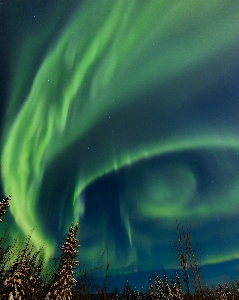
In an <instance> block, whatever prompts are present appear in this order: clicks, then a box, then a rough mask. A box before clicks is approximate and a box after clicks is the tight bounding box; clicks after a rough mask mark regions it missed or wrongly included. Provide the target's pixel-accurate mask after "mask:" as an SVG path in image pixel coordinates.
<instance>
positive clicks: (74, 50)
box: [0, 0, 239, 288]
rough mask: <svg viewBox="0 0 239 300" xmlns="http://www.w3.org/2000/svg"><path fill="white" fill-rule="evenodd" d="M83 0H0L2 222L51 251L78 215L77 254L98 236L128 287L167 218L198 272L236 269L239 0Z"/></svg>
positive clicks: (153, 256) (142, 274)
mask: <svg viewBox="0 0 239 300" xmlns="http://www.w3.org/2000/svg"><path fill="white" fill-rule="evenodd" d="M87 2H88V1H86V2H82V1H76V0H75V1H74V0H71V1H61V2H59V1H51V2H49V1H42V0H39V1H33V0H32V1H27V2H25V1H11V2H10V3H9V1H1V2H0V70H1V71H0V99H1V102H0V109H1V119H0V128H1V144H0V147H1V148H0V150H1V164H2V177H1V179H2V180H1V181H2V182H1V187H2V196H4V195H6V194H10V193H12V195H13V196H12V197H13V199H12V202H11V203H12V204H11V213H9V215H8V216H5V217H4V218H5V219H4V221H5V222H3V226H2V229H3V228H4V226H7V225H9V224H13V225H12V227H13V234H12V236H11V237H10V239H11V238H14V236H15V235H20V236H22V237H24V236H26V235H27V234H28V233H29V232H30V230H31V229H32V228H33V227H34V228H36V229H35V231H34V240H35V244H36V246H37V247H39V246H40V245H42V244H43V243H44V244H45V249H46V250H45V258H46V259H49V258H51V257H52V256H53V255H54V253H55V250H56V249H57V246H58V245H59V243H60V242H61V241H62V237H63V236H64V234H65V233H66V231H67V228H69V225H70V223H71V222H72V221H75V222H78V223H79V239H80V244H81V248H80V261H81V263H82V265H83V264H84V263H85V264H86V265H87V266H89V268H91V267H94V266H96V265H97V263H98V261H99V259H100V257H101V255H102V253H103V252H104V251H105V249H106V247H108V257H109V263H110V269H109V271H110V276H111V277H110V287H111V288H112V287H114V286H116V285H118V286H120V288H122V287H123V285H124V284H125V281H126V278H129V279H130V282H132V283H131V286H132V287H134V286H135V285H137V286H138V287H139V288H140V287H141V286H142V285H143V284H144V285H145V287H146V286H147V284H148V282H147V279H148V275H151V273H152V271H155V270H158V271H159V272H161V271H162V269H163V268H165V269H171V268H173V266H174V265H175V264H176V262H177V260H176V257H175V254H174V253H173V251H172V249H171V247H170V243H171V244H172V243H174V241H175V240H176V239H177V232H176V219H177V220H178V221H179V223H180V224H181V225H182V226H190V228H191V229H190V230H191V237H192V243H193V245H195V248H196V249H197V251H198V255H199V258H200V260H201V263H202V266H203V278H204V280H205V281H208V282H213V281H218V278H220V276H221V275H223V273H224V272H225V273H226V274H227V275H228V276H229V277H232V276H234V275H235V276H237V273H238V266H239V265H238V259H239V250H238V249H239V245H238V242H237V240H238V235H239V230H238V225H237V219H238V213H239V205H238V204H239V173H238V169H239V154H238V153H239V136H238V132H239V131H238V129H239V122H238V120H239V118H238V116H239V104H238V103H239V102H238V97H239V87H238V80H239V58H238V49H239V43H238V40H239V39H238V32H239V31H238V29H239V28H238V27H239V25H238V24H237V23H238V21H237V20H238V17H239V4H238V2H237V1H231V2H230V4H229V5H225V4H224V2H223V1H218V2H217V3H216V2H215V3H214V2H213V3H214V4H212V2H208V1H197V0H195V1H192V2H190V3H189V2H187V3H186V2H178V1H175V2H170V3H169V2H168V1H166V0H165V1H160V2H158V1H154V0H152V1H149V2H147V3H146V2H145V3H144V4H143V3H142V2H140V1H139V2H140V4H139V2H137V1H135V2H134V1H132V3H131V5H128V4H127V1H112V2H107V1H106V0H102V1H98V2H97V5H96V4H95V2H94V1H89V2H88V3H87ZM23 207H24V210H22V208H23ZM4 223H5V224H4ZM103 259H104V260H105V259H106V258H105V256H104V258H103ZM100 274H102V276H104V270H102V273H100V272H99V275H100Z"/></svg>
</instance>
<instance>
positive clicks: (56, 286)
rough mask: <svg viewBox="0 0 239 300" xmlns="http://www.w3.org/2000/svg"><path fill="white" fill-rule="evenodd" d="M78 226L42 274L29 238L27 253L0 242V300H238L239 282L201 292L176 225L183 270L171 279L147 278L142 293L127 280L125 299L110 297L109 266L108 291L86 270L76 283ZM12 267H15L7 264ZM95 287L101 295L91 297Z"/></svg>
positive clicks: (184, 236) (184, 235)
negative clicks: (146, 284)
mask: <svg viewBox="0 0 239 300" xmlns="http://www.w3.org/2000/svg"><path fill="white" fill-rule="evenodd" d="M10 200H11V196H8V197H6V198H5V199H3V200H2V201H1V202H0V222H2V219H1V218H2V216H3V215H4V214H5V213H6V209H7V208H8V207H9V202H10ZM77 230H78V225H77V224H73V223H72V224H71V226H70V229H69V231H68V233H67V234H66V236H65V239H64V242H63V243H62V245H61V246H60V247H59V248H60V255H59V257H58V258H55V259H54V264H53V266H52V267H51V268H49V269H48V270H47V271H44V272H43V269H44V261H43V258H42V257H43V256H42V250H43V248H41V249H39V250H36V249H35V247H34V246H33V244H32V243H31V236H30V235H29V237H28V238H27V240H26V242H25V244H24V246H23V247H21V248H20V250H19V247H18V241H17V240H14V241H13V243H12V244H11V245H9V246H5V241H6V238H7V234H8V232H7V231H6V232H5V234H4V235H3V236H2V237H1V238H0V300H13V299H19V300H43V299H44V300H45V299H48V300H79V299H83V300H88V299H96V300H97V299H102V300H103V299H104V300H106V299H112V300H121V299H122V300H146V299H149V300H183V299H195V300H196V299H198V300H209V299H215V300H216V299H218V300H219V299H220V300H224V299H225V300H226V299H228V300H236V299H239V281H237V280H236V281H235V283H229V282H225V283H224V284H219V285H217V286H215V287H208V286H207V285H206V286H202V284H201V272H200V268H199V263H198V259H197V257H196V256H195V255H194V252H193V249H192V245H191V240H190V232H189V230H188V229H186V230H184V229H183V228H181V227H180V226H179V224H178V223H177V233H178V240H177V242H176V243H175V245H174V248H175V250H176V253H177V254H176V255H177V257H178V260H179V262H180V265H181V270H180V271H179V272H175V273H174V275H171V276H170V277H168V276H167V274H166V271H164V272H163V277H162V278H160V276H159V275H158V274H157V273H155V274H153V276H152V278H151V277H150V276H149V278H148V289H147V290H145V291H144V289H142V290H141V291H139V290H138V289H137V288H134V289H131V287H130V284H129V282H128V281H127V280H126V286H125V288H124V291H123V293H122V294H119V293H118V291H117V289H116V290H115V292H114V293H108V290H107V285H108V284H107V283H108V268H109V263H108V262H107V264H106V285H105V287H104V288H102V289H100V288H99V286H97V284H96V282H95V280H94V276H90V275H89V274H88V272H87V271H86V270H84V271H83V272H82V273H81V276H80V277H78V278H77V280H76V279H75V277H76V270H77V268H78V266H79V261H78V260H77V257H78V248H79V247H80V245H79V240H77V238H76V237H77ZM9 262H12V263H9ZM92 287H93V288H94V290H96V291H98V293H97V294H92Z"/></svg>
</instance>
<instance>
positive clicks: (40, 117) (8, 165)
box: [1, 0, 239, 261]
mask: <svg viewBox="0 0 239 300" xmlns="http://www.w3.org/2000/svg"><path fill="white" fill-rule="evenodd" d="M219 2H220V1H219ZM217 3H218V2H217ZM220 3H221V6H220V5H219V6H218V9H217V10H215V3H214V2H211V1H202V0H200V1H199V0H198V1H197V0H195V1H194V2H193V3H191V2H187V1H185V2H183V4H182V2H180V1H173V2H168V1H154V0H149V1H147V2H140V4H139V1H134V0H133V1H130V3H129V2H128V1H126V0H118V1H117V0H115V1H110V2H108V1H104V0H102V1H97V4H96V3H95V2H93V1H86V2H85V3H84V5H83V6H82V7H80V8H79V9H78V11H77V12H76V14H75V16H73V18H72V19H71V20H70V21H69V23H68V25H67V26H66V28H65V29H64V30H63V31H62V33H61V34H60V36H59V38H58V39H57V40H56V41H54V43H53V44H52V46H51V48H50V49H49V51H48V52H47V54H46V56H45V58H44V60H43V62H42V64H41V65H40V67H39V69H38V70H37V71H36V76H35V77H34V79H33V82H32V85H31V88H30V90H29V94H28V95H27V97H26V99H25V101H24V103H23V104H22V106H21V109H20V110H19V112H18V114H17V115H16V116H14V117H13V118H12V119H11V118H10V121H6V124H7V126H6V129H5V132H4V147H3V150H2V155H1V161H2V163H3V165H4V170H3V176H2V177H3V185H4V192H5V193H7V194H9V193H12V195H13V196H12V203H11V207H10V210H11V214H12V215H13V217H14V219H15V221H16V224H17V226H18V228H19V230H20V232H22V233H23V235H24V236H26V235H28V234H29V232H30V230H31V229H32V228H33V227H34V228H35V230H34V232H33V240H34V242H35V245H36V247H38V248H39V247H40V246H42V245H43V244H45V258H46V259H47V260H48V259H49V258H50V257H52V255H53V252H54V242H53V241H52V240H51V239H50V237H47V234H46V233H45V232H44V229H43V226H42V224H41V220H40V219H39V217H38V214H37V204H38V200H39V193H40V189H41V184H42V180H43V177H44V174H45V172H46V169H47V168H48V167H49V165H50V164H51V163H52V161H53V160H54V159H55V158H56V157H57V156H58V155H60V154H61V153H63V151H65V150H67V149H68V148H69V147H70V146H72V145H73V144H74V143H75V142H77V141H81V140H83V139H84V138H85V137H87V136H90V134H91V133H90V132H91V131H92V130H94V129H95V130H96V136H97V127H98V124H100V123H101V122H103V120H105V119H108V118H110V115H111V114H117V112H118V111H120V110H121V109H127V106H128V105H129V104H132V103H134V104H135V105H137V101H138V98H137V97H139V96H140V95H141V94H142V93H146V92H147V91H148V90H150V89H153V88H155V87H162V88H163V87H164V85H165V84H167V83H168V82H170V81H171V80H173V79H175V78H176V77H178V76H181V75H182V74H184V72H186V70H187V69H189V68H190V69H195V72H199V71H198V68H199V67H200V65H201V64H205V63H209V62H210V59H211V58H212V57H213V56H215V55H217V54H219V53H221V52H223V51H226V50H227V49H229V48H230V47H233V44H234V43H235V42H236V41H237V39H238V32H239V31H238V30H239V22H238V19H239V8H238V9H237V10H231V9H230V8H231V7H230V5H223V3H224V2H223V1H221V2H220ZM46 27H47V26H46ZM232 28H233V30H232ZM185 32H187V35H185ZM182 33H184V34H182ZM28 46H29V45H28ZM29 47H30V46H29ZM24 63H25V62H24ZM19 69H20V70H21V64H20V67H19ZM208 70H210V71H209V75H211V79H210V80H208V79H205V78H201V79H200V80H198V83H197V84H198V85H197V86H193V87H190V83H187V86H186V87H185V88H187V90H188V91H189V92H191V93H192V92H193V91H192V90H195V89H196V90H198V91H200V90H202V89H203V88H204V87H205V86H207V85H208V84H210V83H212V84H213V83H214V81H216V80H217V76H219V75H217V70H214V68H213V66H212V68H208ZM21 71H22V73H24V74H22V75H21V76H22V77H24V76H26V77H27V70H26V71H25V70H21ZM16 72H19V70H16ZM210 72H211V73H210ZM213 75H215V76H213ZM18 80H19V82H18V85H19V86H20V85H22V84H23V82H22V78H18ZM208 81H209V82H208ZM19 86H16V87H15V89H16V91H15V92H13V93H12V95H14V96H13V98H11V99H10V105H9V106H14V104H15V103H16V102H17V101H18V99H17V97H18V92H17V91H18V90H20V87H19ZM176 91H177V90H176ZM171 95H172V98H170V99H168V103H164V102H162V103H160V105H161V106H162V111H163V110H169V109H170V107H172V106H174V107H175V108H176V109H177V107H180V105H183V104H184V103H186V102H189V103H190V102H192V101H193V99H192V98H191V97H190V95H188V97H185V98H184V99H180V102H179V101H178V99H177V98H175V97H173V96H174V94H171ZM19 101H22V99H19ZM10 117H12V116H11V115H10ZM6 119H8V116H7V118H6ZM139 123H140V122H139ZM193 134H194V136H193V135H191V136H190V135H187V136H186V138H185V136H184V134H183V131H182V130H181V131H180V130H179V137H177V138H175V137H174V138H173V137H169V138H168V139H164V140H161V139H160V137H158V139H157V138H156V137H154V138H153V140H150V138H148V137H145V136H143V135H142V136H140V137H139V138H138V140H137V143H135V144H131V145H130V146H129V148H128V149H119V152H118V153H117V154H115V153H114V151H113V149H109V150H108V151H109V152H107V151H106V153H101V155H100V156H99V158H98V156H97V155H96V156H94V157H91V159H89V160H85V161H86V162H85V164H84V163H82V166H81V168H80V172H81V173H84V177H83V179H82V178H81V176H79V182H77V183H76V187H75V190H74V191H73V192H72V194H73V200H72V199H70V201H69V205H72V206H73V210H74V213H73V214H74V215H73V216H72V218H74V220H75V221H79V220H80V218H81V216H82V215H83V214H84V203H83V202H82V201H81V200H82V199H81V193H82V192H83V191H84V189H85V188H86V187H87V186H88V185H89V184H91V183H92V182H93V181H95V180H96V179H97V178H100V177H102V176H104V175H106V174H109V173H110V172H112V171H114V170H115V171H117V170H120V169H121V168H123V167H125V166H127V165H132V164H134V163H137V162H139V161H141V160H144V159H147V158H152V157H155V156H160V155H164V154H168V153H177V152H178V151H185V150H186V151H187V150H198V149H199V150H200V149H207V150H210V151H213V150H214V149H218V148H220V149H221V148H224V149H237V148H238V147H239V139H238V137H237V136H236V135H235V136H234V135H231V136H228V137H227V138H225V137H223V138H222V137H221V136H220V134H221V132H220V130H218V131H217V129H215V128H213V130H212V132H208V131H207V129H205V132H204V131H203V132H201V131H200V130H199V131H198V132H193ZM99 139H100V137H99ZM90 160H91V161H90ZM76 181H78V179H76ZM71 200H72V201H71ZM23 207H24V214H23V213H22V208H23ZM142 208H143V210H144V211H145V214H146V215H148V216H151V217H152V214H153V213H154V214H155V215H154V216H153V217H156V216H158V215H159V212H158V211H157V210H156V211H154V212H152V211H151V208H150V207H148V208H144V207H143V205H142ZM147 209H148V210H147ZM200 209H201V212H202V213H203V214H204V213H205V208H204V207H201V208H200ZM161 214H162V216H163V217H168V209H167V207H166V208H165V210H164V211H163V212H161ZM126 220H128V219H127V218H125V226H126V228H127V233H128V238H129V241H130V244H131V245H133V237H132V232H131V226H130V221H129V220H128V221H127V222H128V223H127V222H126ZM64 226H65V227H68V226H69V224H64ZM94 251H96V250H94ZM130 260H132V261H133V260H135V255H132V256H130V258H129V261H130Z"/></svg>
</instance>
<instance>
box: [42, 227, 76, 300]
mask: <svg viewBox="0 0 239 300" xmlns="http://www.w3.org/2000/svg"><path fill="white" fill-rule="evenodd" d="M77 230H78V225H75V226H74V224H73V223H72V224H71V227H70V229H69V233H67V234H66V238H65V242H64V243H63V245H62V246H61V247H60V250H61V256H60V263H59V267H58V269H57V272H56V274H55V278H54V282H53V284H52V285H51V287H50V290H49V292H48V294H47V299H49V300H61V299H64V300H71V299H72V296H73V291H72V289H73V287H74V286H75V285H76V280H75V279H74V278H73V275H74V274H75V271H74V270H75V267H76V266H77V265H79V263H78V261H76V257H77V256H78V250H77V249H78V247H80V245H79V244H78V242H79V241H78V240H77V238H76V235H77Z"/></svg>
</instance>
